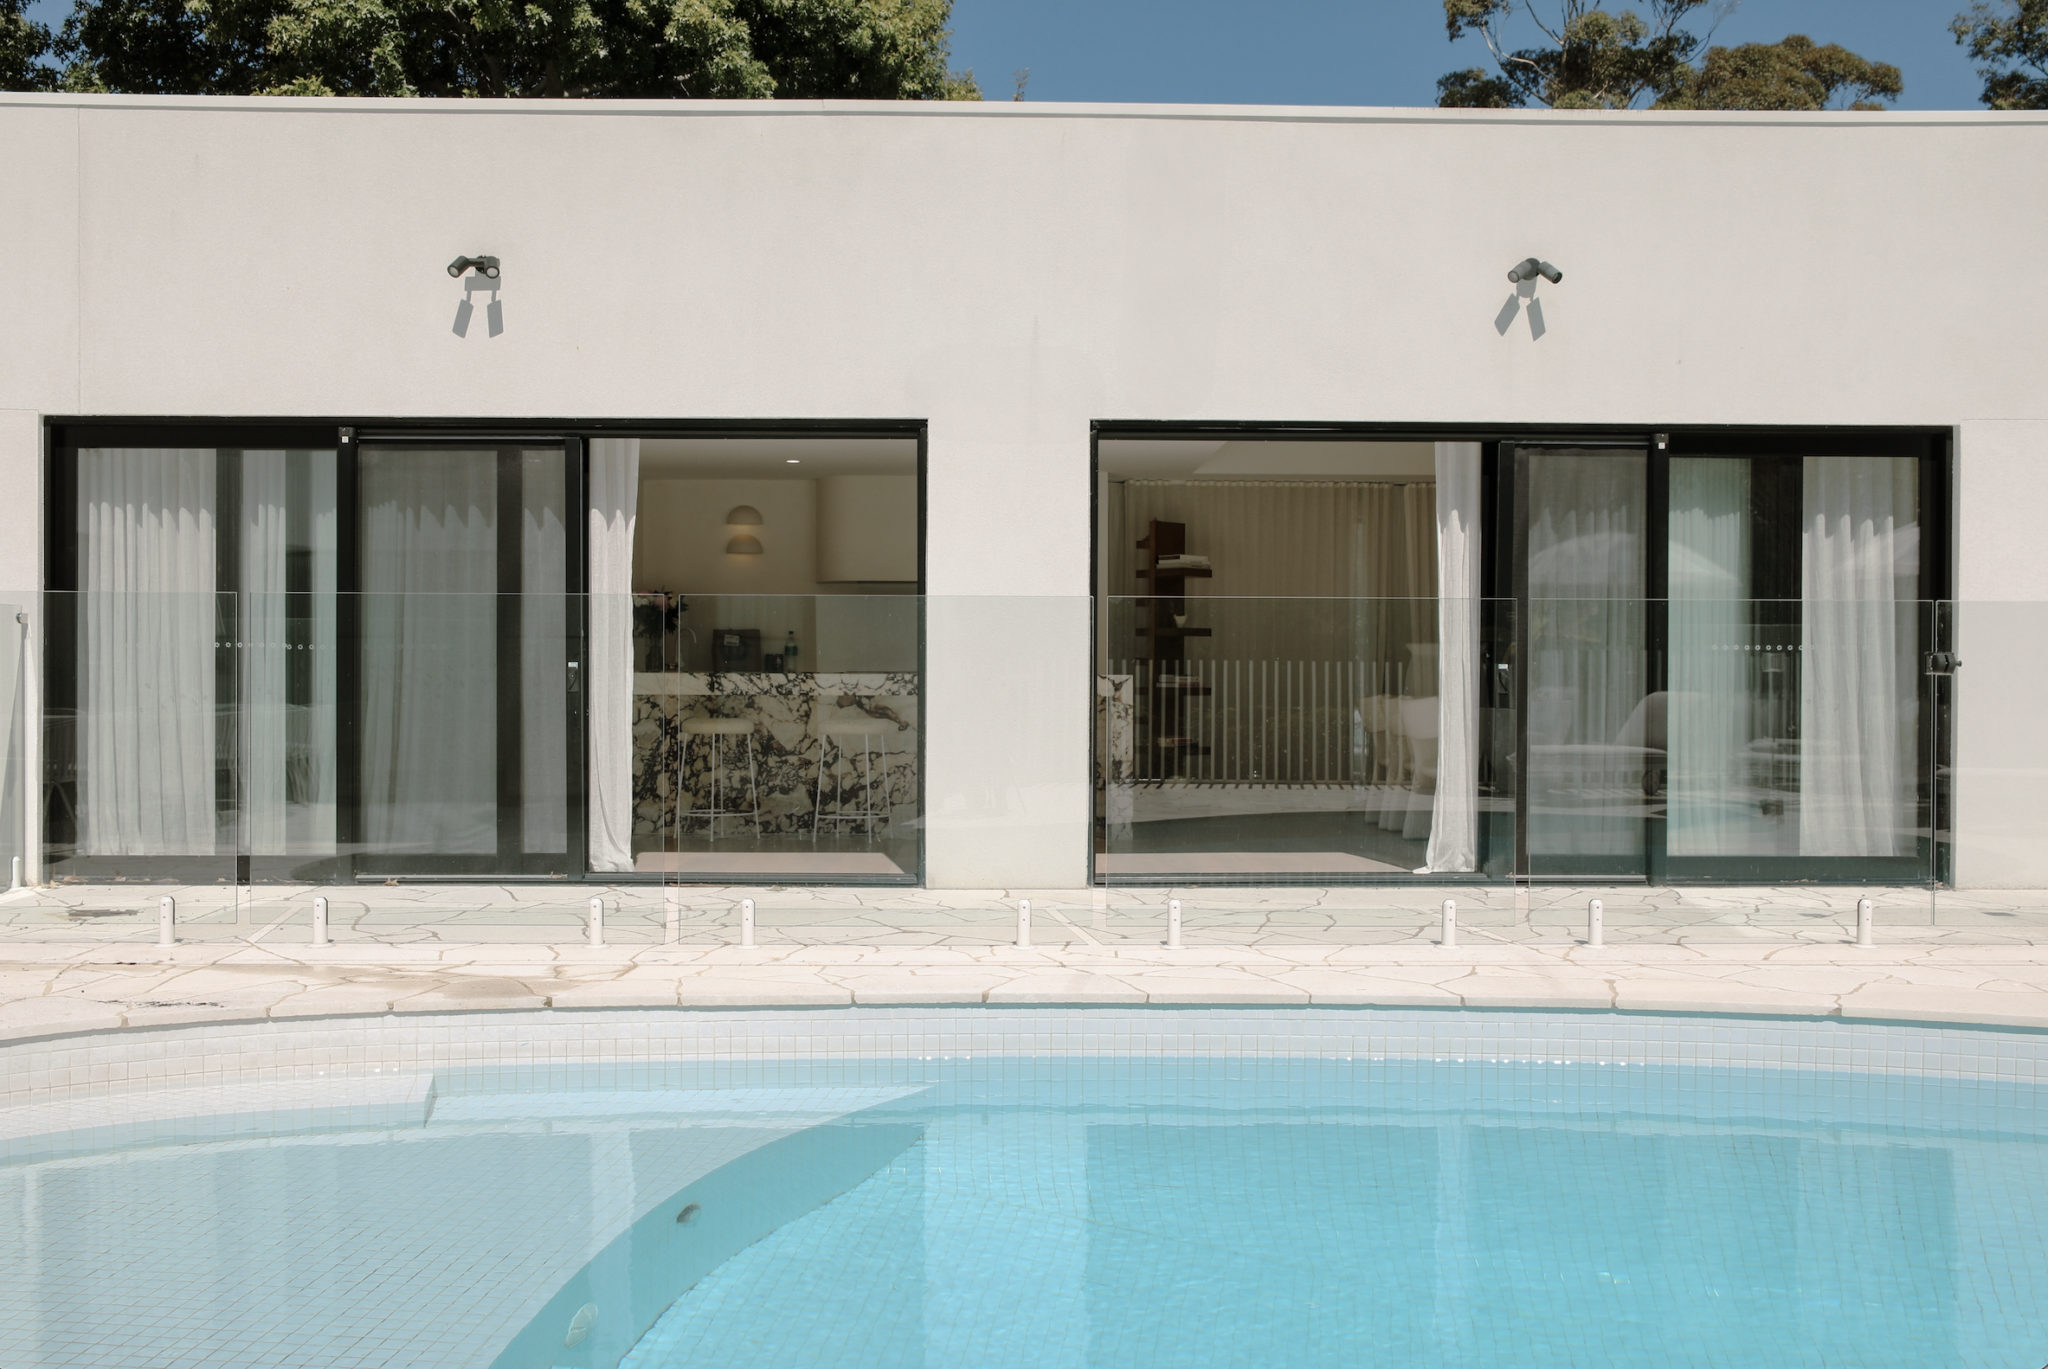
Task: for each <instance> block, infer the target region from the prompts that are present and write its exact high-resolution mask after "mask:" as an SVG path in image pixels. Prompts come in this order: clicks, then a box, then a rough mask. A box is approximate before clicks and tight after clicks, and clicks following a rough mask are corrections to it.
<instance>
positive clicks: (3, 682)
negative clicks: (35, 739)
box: [0, 594, 36, 891]
mask: <svg viewBox="0 0 2048 1369" xmlns="http://www.w3.org/2000/svg"><path fill="white" fill-rule="evenodd" d="M31 599H32V596H30V595H26V594H23V595H14V596H8V595H4V594H0V870H4V871H5V872H6V875H7V886H6V887H7V888H8V890H10V891H12V890H14V889H18V888H20V887H21V886H22V884H23V882H24V881H26V880H29V879H32V878H33V877H34V875H35V873H36V870H35V860H34V857H33V856H32V854H31V853H30V851H29V846H28V834H29V823H28V804H29V794H30V792H31V790H30V786H29V782H28V739H29V732H28V722H29V718H28V708H29V680H28V674H27V671H26V669H25V667H26V666H27V664H28V644H29V625H30V623H31V621H32V619H31V616H30V603H31Z"/></svg>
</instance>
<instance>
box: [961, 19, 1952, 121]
mask: <svg viewBox="0 0 2048 1369" xmlns="http://www.w3.org/2000/svg"><path fill="white" fill-rule="evenodd" d="M1537 3H1539V4H1550V3H1554V0H1537ZM1614 7H1616V8H1624V9H1625V8H1627V2H1626V0H1619V3H1617V4H1615V5H1614ZM1966 8H1968V5H1967V0H1741V3H1740V4H1739V5H1737V6H1736V8H1735V10H1734V12H1733V13H1731V14H1729V15H1728V16H1727V17H1726V18H1725V19H1724V20H1723V21H1722V23H1721V26H1720V28H1719V29H1718V30H1716V32H1715V35H1714V41H1715V42H1716V43H1724V44H1734V43H1749V42H1770V43H1774V42H1776V41H1778V40H1779V39H1780V38H1783V37H1784V36H1785V35H1786V34H1788V33H1804V34H1806V35H1807V36H1808V37H1810V38H1812V39H1814V40H1815V41H1816V42H1821V43H1840V44H1841V45H1842V46H1843V47H1846V48H1848V49H1849V50H1850V51H1852V52H1856V53H1859V54H1861V55H1862V56H1864V57H1867V58H1870V59H1871V60H1873V61H1881V62H1890V63H1892V64H1893V65H1895V66H1897V67H1899V68H1900V69H1901V70H1902V71H1903V72H1904V74H1905V80H1906V93H1905V97H1904V98H1903V99H1901V100H1900V101H1899V102H1898V103H1899V108H1901V109H1978V108H1981V106H1980V105H1979V103H1978V100H1977V92H1978V90H1979V89H1980V88H1981V85H1982V83H1981V82H1980V81H1979V80H1978V78H1977V75H1976V73H1975V72H1974V71H1973V70H1972V69H1971V65H1970V61H1969V57H1968V54H1966V53H1965V52H1964V51H1963V50H1962V49H1961V48H1959V47H1957V46H1956V43H1955V39H1954V38H1953V37H1952V36H1951V35H1950V33H1949V32H1948V24H1949V21H1950V20H1951V19H1953V18H1954V17H1955V15H1956V12H1957V11H1959V10H1963V9H1966ZM1485 60H1486V51H1485V48H1484V47H1483V46H1482V45H1481V44H1480V43H1479V42H1478V41H1477V40H1476V39H1467V40H1465V41H1463V42H1460V43H1457V44H1452V43H1450V42H1448V41H1447V40H1446V39H1445V37H1444V20H1443V6H1442V4H1441V3H1440V0H954V6H953V63H954V65H955V66H956V67H972V68H973V69H974V74H975V77H976V79H978V80H979V81H980V82H981V88H982V92H983V94H985V95H986V96H987V97H988V98H990V99H1008V98H1009V96H1010V93H1011V90H1012V79H1011V78H1012V74H1013V73H1014V72H1016V71H1017V70H1018V69H1020V68H1024V67H1029V68H1030V69H1031V80H1030V83H1029V85H1028V86H1027V87H1026V95H1025V98H1026V99H1031V100H1105V101H1138V102H1166V103H1182V102H1185V103H1194V104H1211V103H1214V104H1312V105H1430V104H1435V103H1436V78H1437V77H1439V76H1441V75H1442V74H1443V73H1444V72H1446V71H1451V70H1454V69H1457V68H1461V67H1469V66H1476V65H1481V64H1482V63H1484V61H1485Z"/></svg>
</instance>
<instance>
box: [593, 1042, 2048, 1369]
mask: <svg viewBox="0 0 2048 1369" xmlns="http://www.w3.org/2000/svg"><path fill="white" fill-rule="evenodd" d="M1019 1082H1020V1081H1019V1080H1018V1079H1017V1078H1016V1077H1015V1070H1014V1066H1008V1065H1006V1066H999V1067H993V1068H989V1069H987V1070H985V1071H984V1070H977V1069H974V1068H972V1067H971V1066H963V1067H961V1068H959V1069H958V1070H957V1071H953V1072H949V1077H948V1078H947V1079H946V1081H945V1082H944V1083H943V1084H941V1085H940V1087H938V1088H937V1089H936V1090H935V1091H934V1092H935V1094H936V1097H935V1098H934V1099H933V1100H932V1102H931V1105H930V1111H929V1120H928V1122H927V1124H926V1128H925V1131H924V1135H923V1138H922V1139H921V1140H920V1141H919V1142H918V1143H917V1144H916V1145H914V1146H912V1147H911V1148H909V1149H908V1150H906V1151H904V1152H903V1153H902V1154H901V1155H899V1156H897V1157H896V1158H895V1159H894V1160H893V1161H891V1162H890V1164H889V1165H888V1166H887V1167H885V1168H884V1169H883V1170H881V1171H880V1172H878V1173H877V1174H875V1175H874V1176H873V1177H872V1178H870V1179H868V1180H867V1181H865V1182H864V1183H862V1184H860V1185H859V1186H858V1187H857V1188H855V1189H853V1190H852V1191H851V1192H848V1193H847V1194H845V1195H844V1196H842V1197H841V1198H839V1199H838V1200H836V1201H834V1202H832V1203H829V1204H827V1205H825V1206H823V1207H821V1208H819V1209H817V1210H815V1211H813V1212H810V1213H808V1214H806V1215H805V1216H803V1217H801V1218H799V1219H797V1220H796V1221H794V1222H791V1223H789V1224H788V1225H786V1226H784V1227H782V1228H781V1229H779V1230H777V1231H776V1232H775V1233H774V1234H773V1235H771V1236H769V1237H768V1238H767V1239H765V1240H763V1241H761V1242H759V1243H758V1244H756V1245H754V1246H752V1247H750V1248H748V1249H746V1250H745V1251H743V1252H741V1253H740V1254H738V1255H737V1256H735V1257H734V1258H732V1259H731V1260H729V1261H727V1262H726V1263H725V1264H723V1265H722V1266H721V1267H720V1268H718V1269H717V1270H716V1271H715V1272H713V1273H712V1274H711V1275H710V1276H709V1277H707V1278H705V1279H704V1280H703V1281H702V1282H701V1283H699V1284H698V1285H697V1286H696V1287H694V1288H692V1289H691V1290H689V1291H688V1292H687V1293H686V1294H684V1295H683V1296H682V1297H681V1298H679V1299H678V1300H677V1301H676V1303H675V1304H674V1305H673V1306H672V1307H671V1308H670V1309H669V1310H668V1311H667V1312H666V1313H665V1314H664V1315H663V1316H662V1318H661V1319H660V1321H659V1322H657V1324H656V1325H655V1326H654V1327H653V1329H652V1330H651V1331H650V1332H649V1333H648V1334H647V1335H646V1336H645V1337H644V1338H643V1339H642V1340H641V1342H640V1343H639V1344H638V1345H637V1346H636V1347H635V1349H634V1350H633V1352H632V1353H631V1354H630V1355H628V1356H627V1358H626V1359H625V1360H624V1361H623V1363H624V1364H626V1365H629V1366H633V1369H653V1367H654V1366H677V1367H678V1369H680V1366H683V1365H703V1364H720V1365H735V1366H736V1365H847V1366H854V1365H860V1366H896V1365H911V1364H917V1365H927V1364H931V1365H937V1364H957V1365H967V1364H976V1365H1018V1366H1039V1365H1047V1366H1050V1365H1104V1366H1108V1365H1117V1366H1154V1365H1332V1366H1336V1365H1389V1366H1394V1365H1408V1366H1414V1365H1515V1366H1518V1367H1519V1369H1545V1367H1547V1366H1566V1365H1570V1366H1596V1365H1614V1366H1676V1365H1702V1366H1705V1365H1713V1366H1724V1367H1725V1366H1737V1365H1756V1366H1773V1367H1775V1369H1783V1367H1784V1366H1793V1365H1815V1366H1819V1365H1857V1366H1877V1365H1900V1366H1908V1365H1910V1366H1932V1365H1964V1364H1971V1365H1975V1364H1982V1365H2002V1366H2014V1365H2024V1366H2029V1369H2031V1366H2034V1365H2037V1364H2039V1363H2041V1362H2042V1361H2043V1360H2048V1220H2044V1219H2048V1149H2044V1146H2043V1137H2042V1135H2041V1133H2040V1131H2039V1129H2038V1124H2039V1122H2040V1121H2041V1120H2042V1114H2041V1113H2040V1112H2039V1111H2038V1110H2037V1108H2038V1100H2037V1099H2036V1098H2034V1097H2033V1096H2032V1090H2014V1089H2010V1088H2005V1089H2001V1088H1996V1087H1987V1086H1983V1085H1972V1084H1959V1083H1955V1082H1948V1083H1931V1082H1927V1081H1920V1080H1901V1079H1891V1080H1882V1079H1878V1080H1873V1079H1872V1078H1870V1077H1869V1076H1828V1075H1813V1074H1806V1073H1797V1072H1794V1073H1778V1072H1765V1071H1739V1070H1714V1069H1684V1068H1677V1069H1672V1068H1664V1069H1658V1068H1641V1067H1618V1066H1610V1067H1605V1068H1603V1067H1600V1066H1598V1065H1593V1066H1555V1067H1544V1066H1500V1065H1488V1064H1479V1063H1474V1064H1463V1065H1460V1064H1455V1063H1447V1064H1432V1065H1400V1064H1384V1063H1382V1064H1353V1065H1345V1064H1343V1063H1341V1062H1337V1063H1324V1064H1322V1065H1320V1066H1312V1067H1308V1068H1304V1067H1302V1066H1301V1065H1300V1064H1299V1063H1296V1064H1295V1065H1293V1066H1292V1067H1289V1066H1286V1065H1282V1064H1279V1063H1276V1062H1254V1061H1246V1062H1236V1063H1229V1064H1204V1063H1199V1062H1178V1063H1174V1064H1165V1063H1153V1064H1152V1065H1151V1066H1150V1067H1149V1068H1148V1067H1141V1066H1137V1065H1135V1064H1134V1063H1132V1062H1123V1063H1121V1064H1116V1063H1111V1062H1101V1061H1093V1062H1090V1061H1079V1062H1045V1063H1044V1064H1042V1065H1041V1066H1040V1067H1039V1070H1038V1072H1037V1074H1036V1076H1035V1077H1033V1078H1032V1079H1031V1080H1030V1081H1029V1083H1028V1085H1025V1086H1023V1087H1020V1086H1019Z"/></svg>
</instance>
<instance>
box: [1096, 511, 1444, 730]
mask: <svg viewBox="0 0 2048 1369" xmlns="http://www.w3.org/2000/svg"><path fill="white" fill-rule="evenodd" d="M1116 502H1118V501H1113V502H1112V505H1111V507H1112V509H1114V507H1115V503H1116ZM1120 502H1121V504H1122V507H1123V536H1121V537H1120V538H1118V539H1117V541H1116V545H1115V546H1114V547H1113V549H1112V551H1113V555H1112V569H1111V579H1110V592H1111V594H1112V595H1122V596H1132V595H1137V594H1140V593H1142V592H1143V587H1142V585H1141V583H1140V581H1139V580H1138V578H1137V575H1136V571H1137V567H1138V564H1139V561H1140V557H1141V553H1139V552H1138V551H1137V549H1136V544H1137V542H1138V539H1140V538H1142V537H1143V536H1144V535H1145V532H1146V529H1147V527H1148V526H1149V525H1150V523H1151V521H1152V520H1153V519H1155V518H1157V519H1161V520H1164V521H1167V522H1173V523H1184V524H1186V525H1187V549H1188V551H1189V552H1190V553H1192V554H1195V555H1200V556H1207V557H1208V558H1209V560H1210V564H1211V566H1212V568H1213V570H1214V575H1213V577H1212V578H1210V579H1206V580H1190V581H1188V597H1189V600H1190V604H1189V611H1188V616H1189V623H1190V625H1191V626H1198V627H1207V628H1210V629H1211V630H1212V631H1213V633H1214V635H1213V636H1211V637H1207V638H1195V639H1192V640H1190V641H1189V642H1188V652H1187V654H1188V658H1189V659H1190V660H1289V661H1332V660H1364V661H1367V662H1371V663H1375V664H1377V665H1378V666H1379V667H1380V668H1381V669H1382V670H1383V671H1384V672H1386V673H1387V674H1388V675H1389V676H1390V684H1391V683H1394V677H1398V687H1390V688H1387V689H1385V690H1384V691H1375V692H1388V693H1402V692H1405V693H1410V694H1433V693H1435V692H1436V683H1435V676H1434V661H1433V656H1432V654H1431V653H1428V652H1424V653H1420V654H1419V656H1418V655H1417V654H1416V653H1411V652H1410V650H1409V648H1410V647H1411V646H1412V645H1417V644H1425V645H1427V644H1434V643H1435V641H1436V635H1437V625H1436V605H1435V603H1433V602H1432V601H1433V600H1434V599H1435V597H1436V575H1437V566H1436V486H1435V485H1434V484H1433V483H1431V482H1429V481H1414V482H1410V483H1407V484H1393V483H1389V482H1384V481H1356V480H1350V481H1330V480H1130V481H1126V482H1123V489H1122V491H1121V500H1120ZM1203 601H1206V602H1203ZM1128 621H1129V618H1128V615H1127V614H1126V615H1118V614H1116V613H1115V612H1114V610H1113V611H1112V616H1111V630H1112V639H1111V647H1110V650H1111V654H1112V656H1119V655H1130V654H1135V653H1134V652H1133V647H1134V645H1135V639H1134V638H1133V637H1132V636H1131V635H1130V633H1129V631H1128V629H1127V628H1126V629H1125V630H1124V631H1123V632H1121V633H1119V632H1118V631H1117V629H1118V627H1119V626H1120V624H1122V623H1127V622H1128ZM1119 638H1121V640H1119ZM1418 670H1420V671H1422V672H1424V674H1426V675H1427V678H1426V679H1425V678H1417V677H1416V674H1415V672H1417V671H1418ZM1417 686H1420V687H1417Z"/></svg>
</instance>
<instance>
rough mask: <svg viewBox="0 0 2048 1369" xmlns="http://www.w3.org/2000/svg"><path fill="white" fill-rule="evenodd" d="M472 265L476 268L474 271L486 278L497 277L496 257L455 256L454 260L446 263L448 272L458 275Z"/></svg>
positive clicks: (494, 278)
mask: <svg viewBox="0 0 2048 1369" xmlns="http://www.w3.org/2000/svg"><path fill="white" fill-rule="evenodd" d="M472 266H473V267H475V268H476V273H477V274H478V275H479V276H482V277H484V278H485V279H487V280H496V279H497V278H498V259H497V258H496V257H457V258H456V259H455V260H454V261H451V262H449V263H448V274H449V275H451V276H460V275H461V274H462V273H463V272H464V271H467V270H469V269H470V268H471V267H472Z"/></svg>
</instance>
